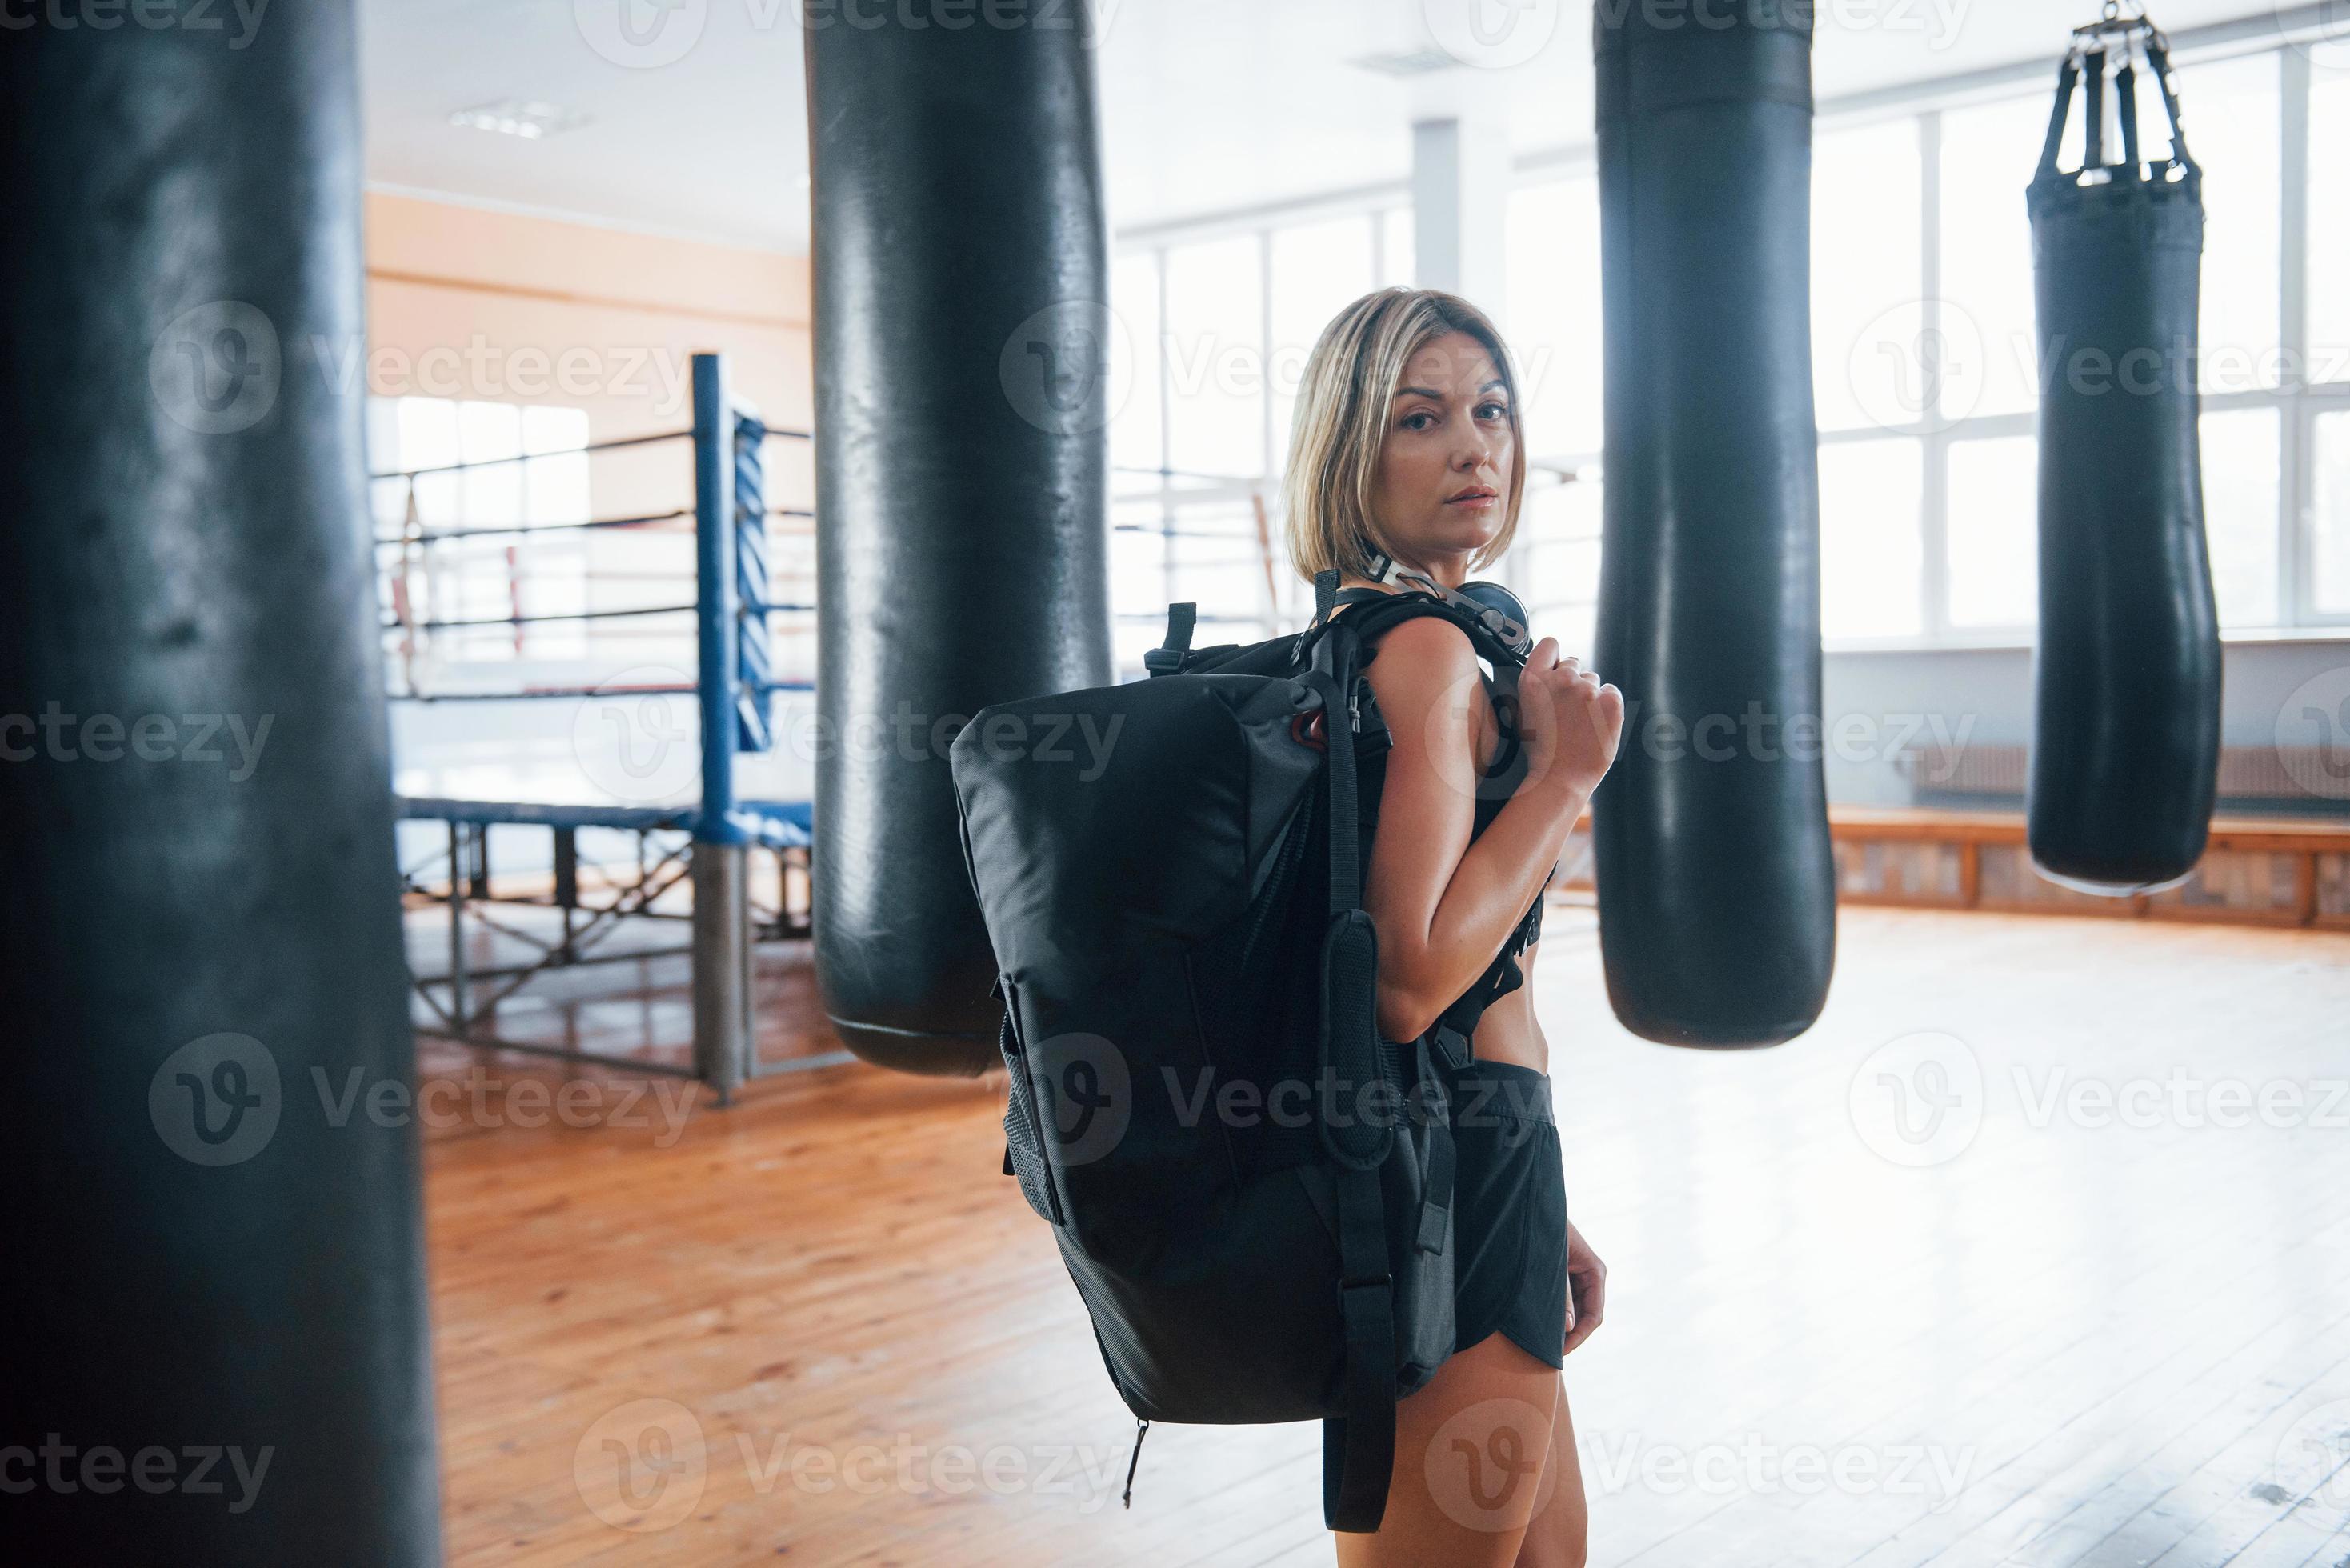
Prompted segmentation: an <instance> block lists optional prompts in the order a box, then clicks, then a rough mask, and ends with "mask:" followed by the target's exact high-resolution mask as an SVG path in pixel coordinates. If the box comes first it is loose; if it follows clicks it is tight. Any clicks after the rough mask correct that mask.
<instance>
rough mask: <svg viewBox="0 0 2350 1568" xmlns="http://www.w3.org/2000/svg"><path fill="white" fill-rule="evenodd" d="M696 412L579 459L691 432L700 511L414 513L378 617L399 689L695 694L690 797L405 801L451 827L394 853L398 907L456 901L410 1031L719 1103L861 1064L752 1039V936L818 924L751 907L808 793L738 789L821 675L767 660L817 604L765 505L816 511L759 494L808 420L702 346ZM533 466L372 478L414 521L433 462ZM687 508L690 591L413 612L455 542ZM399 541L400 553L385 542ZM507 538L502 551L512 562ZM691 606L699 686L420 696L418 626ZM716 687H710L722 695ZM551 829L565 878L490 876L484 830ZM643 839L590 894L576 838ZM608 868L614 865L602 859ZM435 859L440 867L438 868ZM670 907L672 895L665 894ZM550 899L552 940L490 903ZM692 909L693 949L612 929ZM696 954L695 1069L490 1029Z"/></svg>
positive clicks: (806, 831)
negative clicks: (805, 598) (480, 942)
mask: <svg viewBox="0 0 2350 1568" xmlns="http://www.w3.org/2000/svg"><path fill="white" fill-rule="evenodd" d="M692 391H693V422H692V424H691V428H689V429H685V430H679V431H665V432H660V433H658V434H653V435H644V436H631V437H627V438H623V439H621V440H617V441H606V442H591V443H588V444H587V445H586V446H584V447H581V448H578V449H576V450H577V451H578V452H582V453H593V452H609V451H613V450H616V449H619V448H624V447H640V446H650V445H653V444H656V443H660V442H670V441H691V443H692V465H693V500H692V505H691V509H690V511H689V510H686V509H682V508H681V509H679V510H677V511H673V512H669V513H648V514H642V515H637V516H628V517H619V518H610V519H600V520H584V521H577V522H560V523H555V524H536V525H532V524H517V525H516V526H514V527H511V528H509V527H504V526H496V527H463V528H454V529H438V530H424V529H421V527H417V526H414V525H412V524H411V525H407V526H403V528H402V529H401V531H400V533H399V534H398V535H394V536H390V537H386V536H383V535H378V536H377V538H376V540H375V544H376V546H377V549H378V552H379V562H378V567H379V573H380V576H382V578H383V580H384V581H385V582H386V584H387V591H386V592H385V595H384V597H385V599H386V607H387V610H388V612H389V614H388V618H387V619H386V620H385V622H384V628H383V629H384V630H385V632H386V633H387V634H392V633H398V634H399V635H400V639H401V642H400V648H401V651H402V656H403V659H404V660H405V662H406V668H407V671H408V675H409V680H408V682H407V685H408V688H409V689H407V690H399V691H392V692H391V693H390V696H391V700H392V701H395V702H401V703H421V704H432V703H442V702H479V701H494V702H508V701H531V700H536V701H569V702H574V703H583V704H584V703H587V702H592V701H602V700H613V701H641V700H643V699H646V698H670V697H675V698H680V699H685V698H690V699H691V701H693V704H694V706H695V707H696V709H697V710H698V713H697V719H696V723H695V736H696V741H697V744H698V757H697V759H696V763H695V769H694V772H695V778H694V781H693V782H694V784H695V789H694V791H693V794H692V796H691V798H690V799H687V800H682V801H677V802H660V803H654V804H625V803H598V802H592V801H586V802H543V801H526V800H502V799H482V798H453V797H451V796H446V795H424V794H418V795H406V794H403V795H400V796H399V797H397V799H396V809H397V812H398V815H399V816H400V818H401V819H402V820H403V821H407V822H413V823H439V824H442V825H444V826H445V827H446V830H447V846H446V849H445V851H442V852H441V853H440V854H438V855H436V856H435V857H432V858H431V859H428V860H427V861H425V862H424V863H422V864H421V865H418V866H415V867H410V866H405V865H404V866H403V867H401V882H402V894H403V905H404V907H405V908H410V909H412V908H414V907H415V906H416V905H418V904H423V905H426V906H433V905H437V906H441V907H444V908H445V909H446V910H447V915H448V948H447V958H446V961H445V962H444V963H443V964H442V967H441V968H440V969H439V970H438V971H424V970H422V969H420V967H419V966H418V964H417V963H416V962H415V961H414V960H413V958H411V963H410V980H411V989H412V994H413V997H414V999H415V1003H416V1005H415V1007H414V1008H413V1009H412V1011H413V1012H415V1014H416V1023H417V1027H418V1029H419V1030H420V1032H421V1033H430V1034H434V1035H438V1036H440V1037H442V1038H445V1039H448V1040H451V1041H453V1042H455V1043H457V1044H461V1045H465V1046H470V1047H473V1048H474V1049H478V1050H484V1051H513V1052H517V1053H521V1054H527V1055H536V1056H546V1057H555V1058H559V1059H563V1060H569V1061H577V1062H590V1063H598V1064H606V1065H625V1066H627V1067H629V1069H631V1070H633V1071H644V1072H651V1073H660V1074H667V1075H676V1076H681V1077H688V1078H692V1079H695V1080H698V1081H700V1082H702V1083H704V1084H707V1085H710V1086H711V1087H712V1089H713V1090H714V1091H716V1093H717V1096H718V1098H719V1102H720V1103H721V1104H724V1103H726V1102H727V1101H728V1100H729V1099H731V1097H732V1096H733V1091H734V1090H735V1089H736V1088H737V1087H739V1086H740V1085H742V1084H743V1083H744V1082H745V1081H747V1080H749V1079H752V1078H755V1077H761V1076H765V1075H772V1074H775V1073H782V1072H790V1071H798V1070H805V1069H808V1068H814V1067H823V1066H832V1065H837V1064H841V1063H845V1062H847V1061H851V1060H853V1059H854V1058H853V1057H852V1056H851V1055H850V1054H849V1053H848V1052H847V1051H845V1050H834V1051H828V1052H824V1053H820V1054H813V1055H804V1056H794V1057H788V1058H785V1059H783V1060H780V1061H776V1062H772V1063H766V1064H762V1062H761V1061H760V1060H759V1055H758V1052H757V1049H756V1020H755V1018H754V1007H753V985H752V976H753V964H754V948H755V945H756V943H757V942H758V941H759V940H762V939H790V938H805V937H806V936H807V935H808V928H807V924H806V920H805V919H795V918H794V917H793V916H792V914H791V912H790V911H789V910H788V909H786V908H785V907H784V900H783V899H782V898H780V897H779V898H778V904H777V908H776V909H775V911H774V912H773V914H772V916H771V917H770V918H767V919H758V918H756V917H755V915H754V909H753V907H752V904H751V896H750V895H751V885H752V880H753V878H752V876H751V857H752V856H753V854H754V853H756V852H769V853H773V854H774V855H775V856H776V857H777V859H778V878H777V880H778V886H779V888H780V887H781V886H783V885H785V883H786V882H787V881H788V879H789V870H790V868H791V867H792V865H793V864H794V863H796V865H797V866H798V867H799V868H801V869H803V870H804V869H805V867H806V857H807V855H808V854H809V852H810V849H811V846H812V844H813V839H814V833H813V829H814V820H813V806H812V805H811V803H809V802H807V801H805V800H764V799H753V798H744V797H743V796H742V795H741V794H739V793H738V791H737V787H736V784H737V781H736V767H735V763H736V759H737V758H738V757H739V756H742V755H744V754H755V753H765V752H769V751H771V750H772V749H773V748H774V746H775V740H776V733H775V724H774V722H773V698H774V696H775V693H777V692H779V691H811V690H813V686H814V683H813V682H812V681H809V680H780V679H776V678H775V675H774V673H773V663H772V639H771V637H770V633H769V628H768V620H769V618H770V617H772V616H775V615H781V614H809V613H812V612H813V611H814V609H815V606H814V605H812V604H785V603H777V602H774V601H773V600H772V599H771V598H770V596H769V580H770V578H769V571H768V560H769V553H768V552H769V539H768V532H767V529H768V522H769V519H770V518H771V517H775V516H784V517H805V516H806V515H807V514H806V512H804V511H798V510H795V509H790V508H771V507H769V506H768V504H767V503H766V499H765V497H766V470H767V461H766V450H765V449H766V443H767V442H769V441H806V440H807V439H808V437H807V432H806V431H785V430H770V429H768V428H767V427H766V426H765V425H764V423H763V422H762V421H760V419H759V416H758V412H757V410H755V409H754V408H752V407H750V406H749V405H748V404H746V403H743V402H742V401H741V400H737V399H736V398H735V397H734V396H733V393H732V391H731V389H730V387H729V384H728V378H727V374H726V368H725V364H724V361H723V358H722V357H721V356H718V355H714V354H697V355H695V356H694V357H693V361H692ZM525 461H530V459H529V458H528V457H519V456H518V457H511V458H503V457H502V458H491V459H484V460H480V461H477V462H458V463H453V464H440V465H434V466H432V467H425V468H414V469H395V470H391V471H389V472H384V473H378V474H371V475H370V476H369V478H370V480H371V481H376V482H381V481H404V482H406V483H407V485H408V487H409V493H410V497H411V499H410V503H409V515H410V517H411V520H412V519H413V518H414V516H415V504H414V500H413V495H414V488H415V484H416V482H417V481H418V480H419V479H420V478H422V477H424V476H426V475H430V474H437V473H447V472H452V470H471V469H476V468H484V467H492V466H495V465H497V464H500V463H508V462H525ZM689 518H690V520H691V533H692V538H693V545H694V565H693V573H692V580H693V585H694V594H693V597H692V600H691V603H681V604H675V605H661V606H651V607H630V608H623V609H598V608H596V607H582V608H579V609H577V610H572V611H558V612H556V613H551V614H525V613H524V609H523V604H522V596H521V594H520V591H519V589H518V588H517V590H516V591H515V595H514V598H513V609H512V613H511V614H509V615H508V616H505V617H503V618H491V619H488V620H481V619H458V620H434V619H432V618H429V617H420V616H419V615H418V614H417V613H416V610H415V596H414V595H413V594H412V593H411V592H410V591H409V585H410V584H411V581H412V579H413V576H414V575H415V573H416V570H417V568H418V566H419V564H420V563H421V561H423V560H425V559H427V558H428V557H427V555H426V553H427V552H429V551H430V550H432V548H433V547H434V546H435V545H442V544H445V543H452V542H456V541H480V540H483V539H488V538H494V537H496V536H501V535H519V536H528V537H530V538H533V539H539V538H543V537H544V536H546V535H555V534H562V533H567V532H585V531H629V532H638V531H643V532H652V533H670V534H674V535H682V533H683V529H682V527H681V526H680V524H682V523H684V522H685V521H686V520H687V519H689ZM387 551H390V552H392V554H391V556H390V557H389V559H387V558H386V557H385V555H384V553H385V552H387ZM514 558H515V557H514V555H513V552H512V549H511V548H509V551H508V560H509V562H510V563H511V562H512V561H513V560H514ZM688 613H690V614H691V616H692V618H693V628H694V629H693V639H694V647H695V660H696V666H697V668H696V670H695V672H694V679H693V680H691V682H690V683H687V682H676V683H667V684H644V683H628V684H601V685H599V684H592V683H591V684H585V685H579V684H574V685H561V684H536V685H533V684H524V685H521V686H519V687H515V688H511V689H507V690H500V691H421V690H417V689H416V680H415V666H414V662H413V657H412V656H413V650H414V647H415V644H416V639H418V638H419V637H420V636H423V635H429V634H432V633H434V632H439V631H448V630H456V629H468V628H494V627H499V626H508V625H510V626H512V627H514V628H515V630H516V634H517V645H518V646H519V637H520V635H521V628H524V627H525V626H529V625H535V624H541V623H547V622H558V623H572V624H577V623H583V622H587V621H593V620H598V619H606V618H622V617H649V616H664V615H669V616H677V615H683V614H688ZM712 693H717V694H720V695H719V697H718V700H715V701H712ZM494 826H496V827H509V828H511V827H517V826H519V827H543V828H545V829H546V830H547V831H548V833H549V835H550V836H551V850H552V877H551V880H549V881H547V882H546V885H545V886H544V887H541V886H539V885H538V884H537V879H536V878H535V879H534V886H533V887H532V888H531V889H530V890H528V891H526V892H521V891H515V890H514V889H512V888H509V889H507V890H506V891H504V892H500V891H497V890H496V889H495V888H494V885H493V882H492V877H491V868H490V859H489V842H490V829H491V828H492V827H494ZM587 832H599V833H605V834H620V835H629V836H633V837H634V840H635V844H636V856H635V869H636V875H635V877H633V878H632V879H630V880H629V881H626V882H619V881H614V880H611V879H610V878H605V880H606V881H607V883H608V887H607V889H606V895H605V897H603V898H601V899H600V900H598V899H593V898H589V897H588V896H587V894H586V893H585V892H584V891H583V879H582V877H581V867H582V861H581V858H580V850H579V840H580V836H581V835H582V834H583V833H587ZM597 869H598V871H599V872H601V870H602V869H603V867H601V866H598V867H597ZM435 870H438V871H439V872H440V875H439V876H438V877H433V876H432V875H431V873H432V872H433V871H435ZM679 889H684V890H685V891H687V892H689V893H690V895H691V913H690V915H681V914H679V913H677V912H676V911H675V910H674V909H673V908H672V909H664V908H662V907H661V906H662V905H663V903H664V899H665V896H667V895H669V894H671V893H672V892H674V891H677V890H679ZM668 901H669V902H670V903H671V904H673V903H674V901H675V900H673V899H671V900H668ZM501 906H503V907H508V908H512V907H520V908H524V909H533V910H537V911H542V912H547V911H551V912H552V913H553V914H554V916H555V917H556V920H557V926H556V931H555V932H554V933H553V934H552V935H546V936H542V935H538V934H535V933H532V932H529V931H526V930H525V929H521V928H520V927H519V926H517V925H515V924H514V923H511V922H509V921H506V920H502V919H499V917H498V916H497V915H495V914H493V913H492V910H493V909H496V908H498V907H501ZM659 920H670V921H684V922H689V923H690V930H691V935H690V937H689V939H688V940H686V941H685V942H684V943H682V944H672V945H670V946H667V947H657V948H645V947H639V946H632V945H629V944H619V943H614V942H612V940H611V939H612V938H613V936H614V935H615V933H617V932H618V931H619V930H621V929H624V928H625V927H628V926H629V925H630V924H631V923H632V922H644V921H659ZM484 929H487V930H488V931H490V932H494V933H495V935H496V936H497V937H501V938H504V939H505V940H508V941H510V942H520V943H521V944H523V945H524V946H525V949H526V950H528V952H529V956H528V957H527V958H526V959H525V961H521V962H515V963H503V964H499V963H493V964H487V965H484V964H480V963H475V962H471V961H469V953H468V947H469V942H470V941H472V940H475V939H477V938H478V937H480V936H481V934H482V932H483V930H484ZM672 956H684V957H686V958H688V959H689V960H690V961H691V996H692V1049H691V1060H690V1063H688V1064H678V1063H671V1062H663V1061H657V1060H646V1059H643V1058H640V1057H638V1056H633V1055H631V1056H628V1057H625V1058H624V1057H617V1056H614V1055H612V1054H608V1053H600V1052H595V1051H587V1050H580V1049H574V1048H571V1047H569V1046H567V1045H561V1044H548V1043H546V1042H543V1041H535V1040H518V1039H513V1038H509V1037H506V1036H504V1035H502V1034H500V1033H498V1032H497V1028H496V1024H495V1019H496V1014H497V1010H498V1008H499V1006H500V1004H501V1003H504V1002H509V1001H510V1000H512V999H515V997H516V996H517V994H518V993H520V992H523V991H524V990H525V987H528V986H531V985H533V984H534V983H535V982H538V981H544V980H546V978H548V977H550V976H552V975H555V974H557V973H559V972H561V971H568V970H573V969H576V968H579V967H582V966H589V965H595V964H608V963H628V962H643V961H649V960H652V959H657V958H663V957H672Z"/></svg>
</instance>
